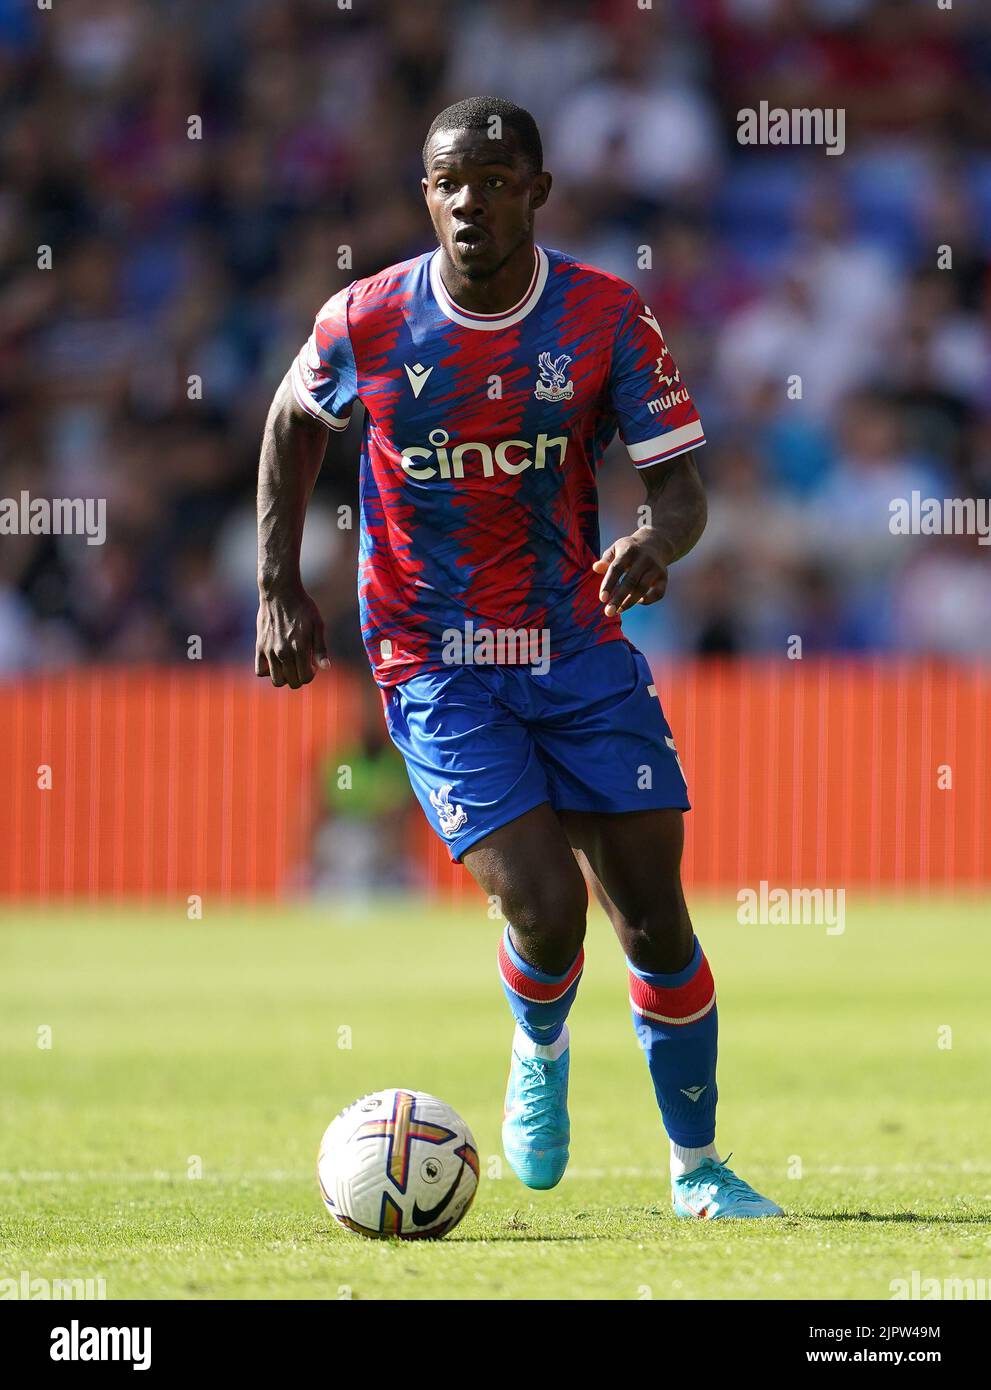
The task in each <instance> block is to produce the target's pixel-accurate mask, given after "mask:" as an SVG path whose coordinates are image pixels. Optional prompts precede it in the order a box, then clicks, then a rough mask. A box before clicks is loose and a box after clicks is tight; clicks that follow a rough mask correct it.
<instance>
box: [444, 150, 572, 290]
mask: <svg viewBox="0 0 991 1390" xmlns="http://www.w3.org/2000/svg"><path fill="white" fill-rule="evenodd" d="M550 185H551V177H550V174H544V173H540V174H535V173H533V171H532V170H531V169H530V167H529V165H528V164H527V161H526V159H525V158H524V156H523V154H522V153H521V152H520V150H519V147H518V145H517V142H516V137H515V135H514V133H513V132H512V131H507V132H506V134H505V137H504V138H503V139H501V140H490V139H489V137H488V135H487V134H486V133H485V131H482V130H438V131H437V132H436V134H435V135H434V137H433V139H432V140H431V142H430V148H429V151H428V157H427V176H426V178H425V179H424V180H423V196H424V197H425V198H426V200H427V207H428V208H429V210H430V219H431V221H432V222H433V224H434V231H435V232H436V233H437V240H438V241H439V242H440V245H441V247H442V248H443V250H444V251H445V252H446V253H447V256H448V258H449V260H450V261H451V263H452V265H453V266H454V267H455V269H456V270H458V271H460V273H461V274H462V275H464V276H465V277H466V278H467V279H472V280H481V279H486V278H488V277H489V276H491V275H494V274H495V273H496V271H498V270H499V269H500V268H501V267H502V266H503V265H505V263H506V261H507V260H508V259H509V257H510V256H511V255H512V254H513V252H514V251H516V250H518V249H519V247H520V246H525V245H527V244H529V243H530V242H532V240H533V214H534V212H535V211H536V209H537V208H539V207H542V206H543V204H544V203H545V202H546V201H547V194H548V192H549V191H550Z"/></svg>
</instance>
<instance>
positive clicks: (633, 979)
mask: <svg viewBox="0 0 991 1390" xmlns="http://www.w3.org/2000/svg"><path fill="white" fill-rule="evenodd" d="M715 1002H716V986H715V984H714V983H713V979H712V971H711V970H710V969H709V962H708V961H707V960H706V958H705V956H703V957H702V959H701V960H700V961H699V967H698V969H697V970H696V972H695V974H694V975H693V976H692V978H691V979H690V980H686V982H685V983H684V984H683V985H677V986H675V988H674V989H665V988H664V987H663V986H662V985H651V984H648V983H647V981H646V980H641V978H640V976H639V975H634V973H633V971H632V970H631V971H630V1003H631V1004H632V1005H633V1008H634V1009H635V1010H636V1012H637V1013H638V1014H642V1015H643V1016H644V1018H652V1019H656V1020H657V1021H658V1022H660V1023H675V1024H684V1023H694V1022H695V1021H696V1020H697V1019H700V1018H704V1017H705V1015H706V1014H707V1013H708V1012H709V1010H710V1009H711V1008H712V1006H713V1005H714V1004H715Z"/></svg>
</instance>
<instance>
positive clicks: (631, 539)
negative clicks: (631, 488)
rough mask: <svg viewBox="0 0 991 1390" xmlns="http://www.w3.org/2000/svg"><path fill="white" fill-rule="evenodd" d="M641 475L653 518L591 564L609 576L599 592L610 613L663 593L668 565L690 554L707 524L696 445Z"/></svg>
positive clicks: (624, 609) (607, 613)
mask: <svg viewBox="0 0 991 1390" xmlns="http://www.w3.org/2000/svg"><path fill="white" fill-rule="evenodd" d="M641 476H642V477H643V481H644V486H645V487H646V489H647V507H648V508H649V511H650V519H651V524H650V525H649V526H641V527H639V528H638V529H637V530H636V531H634V532H633V533H632V535H629V536H622V537H620V539H619V540H618V541H613V543H612V545H610V546H607V548H606V549H605V550H604V551H603V552H602V558H601V559H600V560H596V562H595V564H594V565H593V566H592V568H593V570H594V571H595V573H596V574H601V575H604V576H605V577H604V579H603V581H602V587H601V589H600V590H599V598H600V599H601V600H602V601H603V603H605V605H606V609H605V611H606V616H607V617H612V615H613V614H614V613H625V612H626V610H627V609H628V608H632V607H633V605H634V604H635V603H644V604H648V603H656V602H657V601H658V599H661V598H663V597H664V593H665V591H666V589H667V587H668V566H669V565H672V564H674V562H675V560H680V559H681V557H682V556H683V555H687V554H688V552H689V551H690V550H691V549H692V547H693V546H694V545H695V544H696V543H697V541H698V539H699V537H700V536H701V534H702V532H703V531H704V530H705V522H706V501H705V489H704V488H703V486H702V479H701V478H700V476H699V471H698V467H697V465H696V463H695V454H694V452H693V451H689V452H688V453H685V454H680V455H679V456H678V457H677V458H675V459H672V460H671V462H670V463H662V464H657V465H656V467H654V468H646V469H644V470H643V472H642V474H641Z"/></svg>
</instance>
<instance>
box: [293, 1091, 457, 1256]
mask: <svg viewBox="0 0 991 1390" xmlns="http://www.w3.org/2000/svg"><path fill="white" fill-rule="evenodd" d="M317 1178H318V1180H319V1183H320V1191H321V1193H322V1195H323V1200H324V1202H325V1203H326V1206H327V1210H328V1211H329V1212H330V1214H331V1216H332V1217H333V1218H334V1220H335V1221H337V1222H339V1224H340V1225H342V1226H344V1227H345V1228H346V1229H347V1230H349V1231H354V1232H355V1234H356V1235H360V1236H372V1237H374V1238H383V1237H388V1236H397V1237H398V1238H399V1239H400V1240H418V1239H421V1238H423V1237H437V1236H442V1235H446V1233H447V1232H448V1231H451V1230H453V1229H454V1227H455V1226H456V1225H457V1224H458V1222H459V1221H460V1220H461V1218H462V1217H463V1216H464V1214H465V1212H466V1211H467V1210H468V1208H469V1207H470V1206H471V1204H472V1200H473V1199H474V1196H475V1191H476V1189H477V1187H478V1150H477V1149H476V1147H475V1140H474V1138H473V1137H472V1133H471V1130H470V1129H469V1128H468V1126H467V1125H466V1124H465V1122H464V1120H463V1119H462V1118H461V1116H460V1115H459V1114H458V1113H457V1112H456V1111H455V1110H452V1109H451V1107H450V1106H449V1105H445V1104H444V1102H443V1101H442V1100H438V1099H437V1097H436V1096H430V1095H427V1094H426V1092H424V1091H407V1090H395V1091H374V1092H373V1093H372V1094H371V1095H369V1096H362V1098H361V1099H360V1100H356V1101H355V1102H354V1104H353V1105H349V1106H348V1107H347V1109H346V1110H342V1111H341V1113H340V1114H339V1115H338V1116H337V1118H336V1119H335V1120H332V1121H331V1123H330V1124H329V1125H328V1127H327V1130H326V1133H325V1134H324V1136H323V1139H322V1140H321V1143H320V1153H319V1155H318V1157H317Z"/></svg>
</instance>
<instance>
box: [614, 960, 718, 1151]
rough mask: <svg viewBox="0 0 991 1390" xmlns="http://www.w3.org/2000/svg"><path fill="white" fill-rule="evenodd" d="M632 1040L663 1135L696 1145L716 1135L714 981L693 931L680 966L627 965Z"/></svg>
mask: <svg viewBox="0 0 991 1390" xmlns="http://www.w3.org/2000/svg"><path fill="white" fill-rule="evenodd" d="M627 965H628V966H629V969H630V1006H631V1008H632V1010H633V1027H634V1030H635V1032H636V1035H637V1041H638V1042H639V1044H640V1046H641V1047H642V1048H643V1050H644V1052H645V1053H646V1054H647V1066H648V1067H649V1069H650V1079H651V1081H653V1083H654V1093H655V1095H656V1096H657V1104H658V1107H659V1108H660V1112H661V1120H662V1121H663V1124H664V1128H665V1129H666V1130H667V1132H668V1136H669V1138H671V1139H673V1140H674V1142H675V1143H676V1144H681V1145H683V1146H684V1147H685V1148H693V1149H696V1148H697V1149H701V1148H704V1147H705V1146H706V1145H707V1144H711V1143H712V1142H713V1140H714V1139H715V1137H716V1099H717V1091H716V1040H717V1034H718V1027H717V1018H716V987H715V985H714V984H713V982H712V972H711V971H710V969H709V962H708V961H707V960H706V958H705V956H704V954H703V952H702V947H701V945H700V944H699V939H698V937H696V938H695V950H694V952H693V954H692V958H691V960H690V961H689V963H688V964H687V965H686V966H685V968H684V970H677V971H675V972H674V974H671V975H664V974H653V975H652V974H648V973H647V972H646V971H644V970H637V969H636V967H635V966H633V965H630V962H629V961H627Z"/></svg>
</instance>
